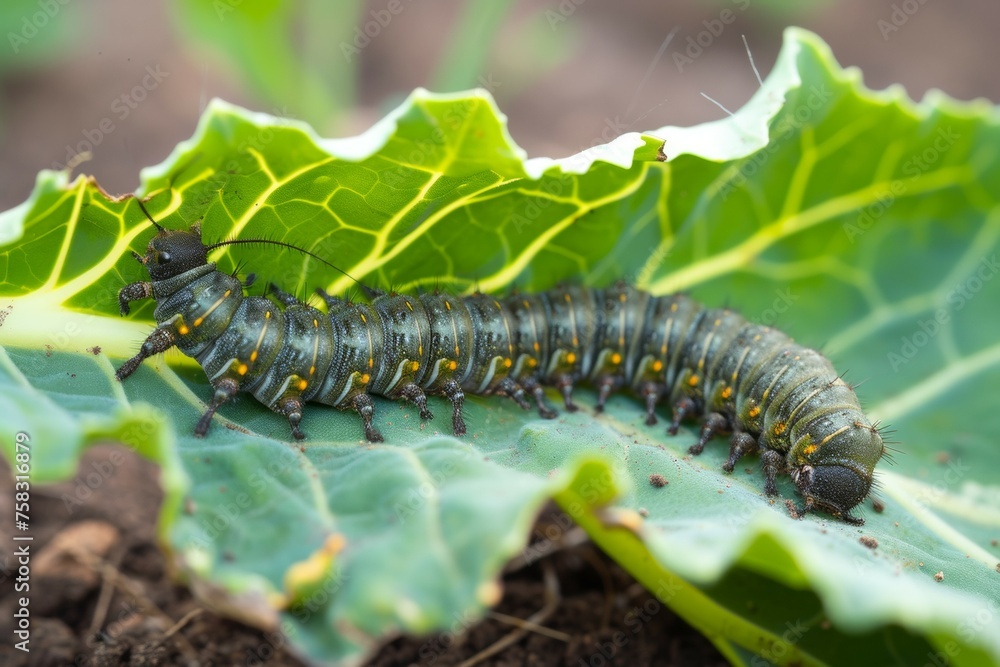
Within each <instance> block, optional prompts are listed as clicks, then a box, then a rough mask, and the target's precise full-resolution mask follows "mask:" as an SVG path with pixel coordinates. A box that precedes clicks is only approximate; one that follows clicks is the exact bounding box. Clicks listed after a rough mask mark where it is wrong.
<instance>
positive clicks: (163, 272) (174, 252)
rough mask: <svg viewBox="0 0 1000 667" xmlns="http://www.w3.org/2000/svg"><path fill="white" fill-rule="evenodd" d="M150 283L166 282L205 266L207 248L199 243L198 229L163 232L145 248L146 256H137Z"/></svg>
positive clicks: (199, 232)
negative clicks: (152, 281)
mask: <svg viewBox="0 0 1000 667" xmlns="http://www.w3.org/2000/svg"><path fill="white" fill-rule="evenodd" d="M136 259H138V260H139V261H140V262H142V264H143V265H144V266H145V267H146V270H147V271H149V277H150V278H152V279H153V280H166V279H168V278H173V277H174V276H177V275H180V274H182V273H184V272H185V271H190V270H191V269H195V268H198V267H199V266H204V265H205V264H207V263H208V248H207V247H206V246H205V245H204V244H202V242H201V227H200V226H199V225H197V224H195V225H193V226H192V227H191V228H190V229H188V230H177V231H173V230H164V229H162V228H161V231H160V232H159V233H158V234H157V235H156V236H154V237H153V238H152V239H150V241H149V245H147V246H146V254H145V256H143V257H141V258H139V257H138V256H137V257H136Z"/></svg>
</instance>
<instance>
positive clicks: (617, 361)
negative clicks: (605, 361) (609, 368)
mask: <svg viewBox="0 0 1000 667" xmlns="http://www.w3.org/2000/svg"><path fill="white" fill-rule="evenodd" d="M621 362H622V355H620V354H618V353H617V352H615V353H614V354H612V355H611V363H613V364H614V365H615V366H617V365H618V364H620V363H621Z"/></svg>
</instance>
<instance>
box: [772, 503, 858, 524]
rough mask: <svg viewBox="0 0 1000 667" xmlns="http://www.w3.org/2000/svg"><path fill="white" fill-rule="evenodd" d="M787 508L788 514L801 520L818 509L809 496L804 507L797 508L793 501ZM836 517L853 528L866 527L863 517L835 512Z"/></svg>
mask: <svg viewBox="0 0 1000 667" xmlns="http://www.w3.org/2000/svg"><path fill="white" fill-rule="evenodd" d="M785 506H786V507H787V508H788V513H789V514H790V515H791V516H792V518H793V519H801V518H802V517H804V516H805V515H806V514H808V513H809V512H811V511H813V510H814V509H816V504H815V501H814V500H813V499H812V497H809V496H807V497H806V502H805V505H803V506H802V507H796V506H795V503H794V502H792V501H791V500H787V501H785ZM834 516H835V517H837V518H840V519H843V520H844V521H846V522H847V523H849V524H851V525H852V526H863V525H865V520H864V519H862V518H861V517H857V516H854V515H853V514H851V513H850V512H835V513H834Z"/></svg>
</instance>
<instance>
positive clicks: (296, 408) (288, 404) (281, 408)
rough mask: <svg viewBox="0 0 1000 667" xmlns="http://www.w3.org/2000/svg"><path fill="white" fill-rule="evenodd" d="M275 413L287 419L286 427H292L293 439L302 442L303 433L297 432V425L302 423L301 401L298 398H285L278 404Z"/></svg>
mask: <svg viewBox="0 0 1000 667" xmlns="http://www.w3.org/2000/svg"><path fill="white" fill-rule="evenodd" d="M277 412H279V413H281V414H283V415H285V416H286V417H288V425H289V426H291V427H292V437H293V438H295V439H296V440H302V439H303V438H305V437H306V435H305V433H303V432H302V431H300V430H299V424H300V423H301V422H302V401H300V400H299V399H298V398H286V399H285V400H283V401H281V403H279V404H278V410H277Z"/></svg>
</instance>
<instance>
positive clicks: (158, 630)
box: [0, 448, 725, 667]
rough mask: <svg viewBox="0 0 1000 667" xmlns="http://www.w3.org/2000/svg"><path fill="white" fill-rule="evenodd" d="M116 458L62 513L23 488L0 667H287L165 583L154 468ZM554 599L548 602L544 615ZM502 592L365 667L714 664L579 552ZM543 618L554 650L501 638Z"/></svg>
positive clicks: (1, 497) (584, 548)
mask: <svg viewBox="0 0 1000 667" xmlns="http://www.w3.org/2000/svg"><path fill="white" fill-rule="evenodd" d="M101 449H104V448H98V449H97V450H92V451H91V452H90V453H89V454H88V455H87V456H85V457H84V460H83V462H82V464H81V468H80V469H81V470H88V469H90V464H91V461H101V460H106V459H107V458H108V456H109V452H108V451H106V450H105V451H103V452H101V451H100V450H101ZM118 455H119V453H118V452H116V453H115V456H116V457H117V456H118ZM120 455H121V456H123V457H124V458H125V461H124V463H123V464H122V465H121V466H118V467H117V472H116V473H115V474H113V475H112V476H111V477H109V478H108V479H107V481H106V482H105V483H104V484H102V485H101V486H100V487H99V488H98V489H97V490H96V491H94V494H93V496H91V497H90V498H88V499H87V500H86V501H85V502H84V503H83V504H82V505H73V506H72V508H73V511H72V512H70V511H69V510H68V508H67V505H66V504H65V503H64V502H63V500H62V496H63V494H64V493H67V492H68V493H72V492H73V489H74V488H75V484H74V483H73V482H72V481H70V482H66V483H63V484H60V485H55V486H49V487H37V486H36V487H34V488H33V489H32V496H31V522H32V523H31V530H30V534H31V535H33V536H34V541H33V542H32V543H31V551H32V554H33V558H32V570H31V575H30V577H31V579H30V586H31V590H30V596H31V598H30V599H31V605H30V607H29V609H30V612H31V643H30V647H31V652H30V653H24V652H22V651H19V650H17V649H15V648H14V647H13V646H12V644H13V642H12V641H11V639H10V638H11V637H13V630H14V628H13V624H12V619H13V611H14V608H15V604H16V599H15V595H22V593H18V594H15V593H14V591H13V583H14V581H15V579H16V577H17V576H18V575H17V562H16V560H15V558H14V557H13V555H12V547H11V546H10V545H11V544H12V543H11V542H7V543H5V544H3V545H2V550H0V579H2V580H3V586H2V589H0V590H2V597H0V619H3V620H2V622H0V636H2V637H4V640H3V642H2V645H0V664H3V665H9V666H11V667H20V666H26V667H27V666H30V667H48V666H59V667H62V666H65V665H73V666H74V667H84V666H87V667H98V666H99V667H111V666H118V665H123V666H124V665H129V666H132V667H139V666H149V667H155V666H158V665H185V666H193V665H199V666H201V667H208V666H216V665H253V666H257V665H268V666H273V667H301V666H302V665H303V664H304V663H302V662H300V661H299V660H298V659H297V658H296V657H295V656H294V655H292V654H291V653H290V652H289V650H288V647H287V645H285V644H284V642H282V641H281V639H280V638H278V637H275V636H273V635H268V634H266V633H262V632H260V631H259V630H256V629H253V628H250V627H247V626H244V625H241V624H239V623H236V622H233V621H230V620H227V619H225V618H221V617H219V616H217V615H215V614H213V613H211V612H209V611H207V610H205V609H204V608H203V607H201V605H199V603H198V602H197V601H196V600H195V599H194V598H193V597H192V595H191V593H190V591H188V590H187V589H186V588H184V587H183V586H179V585H177V584H175V583H174V582H173V581H172V580H171V579H170V576H169V573H168V569H167V563H166V561H165V558H164V556H163V554H162V553H161V552H160V551H159V549H158V548H157V547H156V544H155V525H156V518H157V513H158V508H159V504H160V501H161V494H160V492H159V490H158V486H157V484H156V467H155V466H153V465H152V464H150V463H148V462H146V461H144V460H142V459H140V458H138V457H136V456H134V455H133V454H132V453H131V452H124V450H123V453H121V454H120ZM0 465H2V464H0ZM2 467H3V468H4V469H3V470H2V471H0V512H2V513H3V514H4V515H5V516H11V515H12V514H13V507H12V505H11V504H12V501H13V491H12V488H11V477H10V471H9V469H8V468H7V467H6V465H2ZM544 521H545V515H544V514H543V517H542V519H541V520H540V523H539V525H538V526H537V527H536V531H535V534H537V535H544ZM515 567H516V566H512V568H511V569H512V570H514V568H515ZM546 581H548V584H546ZM555 589H558V596H559V597H558V599H557V602H555V603H554V604H548V605H547V599H552V598H551V595H552V593H553V591H554V590H555ZM504 590H505V596H504V598H503V601H502V602H501V603H500V605H499V606H498V607H497V609H496V610H495V612H494V614H493V615H491V617H489V618H487V619H486V620H485V621H483V622H482V623H480V624H478V625H475V626H473V627H471V628H469V629H468V630H467V632H465V634H464V635H461V636H459V637H452V636H450V635H439V636H432V637H424V638H399V639H396V640H394V641H392V642H390V643H389V644H388V645H386V646H384V647H383V648H382V650H381V651H379V652H378V653H377V654H376V655H375V656H374V657H373V658H372V660H371V661H370V663H369V664H370V665H373V666H375V665H377V666H379V667H388V666H390V665H421V666H427V667H430V666H432V665H433V666H434V667H447V666H448V665H457V664H461V663H462V662H463V661H464V660H468V659H469V658H472V657H473V656H475V655H476V654H478V653H479V652H480V651H483V650H485V649H487V648H489V647H491V646H494V645H495V644H496V643H497V642H498V641H505V642H506V641H509V640H510V639H515V640H516V641H514V642H513V643H511V644H510V645H508V646H506V647H503V648H501V650H498V651H496V652H495V653H494V654H492V655H490V656H489V657H485V658H483V659H481V660H480V661H478V662H477V663H476V664H479V665H572V666H573V667H577V666H579V667H584V666H587V665H593V666H595V667H598V666H601V665H724V664H725V661H724V660H723V658H722V657H721V656H720V655H719V654H718V652H717V651H716V649H715V648H714V647H713V646H712V645H711V644H710V643H709V642H708V641H707V640H706V639H705V638H704V637H702V636H701V635H700V634H698V633H697V632H696V631H694V630H693V629H692V628H690V627H689V626H687V625H686V624H685V623H684V622H683V621H681V620H680V619H679V618H678V617H677V616H676V615H674V614H673V613H672V612H671V611H670V610H669V609H666V608H665V607H663V606H662V605H661V604H660V603H659V602H658V601H657V600H656V599H655V598H653V597H651V596H650V595H649V594H648V593H647V592H646V591H645V590H644V589H643V588H642V586H640V585H639V584H637V583H636V582H635V581H634V580H633V579H632V578H631V577H630V576H629V575H627V574H626V573H625V572H623V571H622V570H621V569H620V568H619V567H618V566H617V565H615V564H614V563H612V562H611V561H610V560H609V559H608V558H607V557H606V556H605V555H604V554H602V553H601V552H600V551H599V550H597V549H596V548H595V547H593V546H592V545H590V544H589V543H583V544H579V545H577V546H574V547H572V548H567V549H563V550H561V551H558V552H556V553H553V554H550V555H548V556H545V557H542V558H539V559H537V560H535V561H534V562H533V563H532V564H530V565H528V566H525V567H520V568H517V569H516V570H514V571H511V572H508V573H507V574H506V575H505V577H504ZM547 595H549V596H550V597H549V598H547V597H546V596H547ZM546 606H549V607H550V608H552V611H551V614H550V615H548V616H547V617H545V618H544V619H539V621H538V623H539V625H541V626H544V628H548V629H549V630H550V631H554V634H555V635H556V637H552V636H547V635H543V634H540V633H538V632H534V631H526V632H525V631H521V632H522V635H523V636H517V635H514V636H513V637H512V636H511V634H512V632H518V628H516V627H515V626H514V625H512V624H511V623H512V621H511V619H510V618H507V617H512V618H513V619H527V618H529V617H531V616H532V615H534V614H536V613H537V612H539V610H540V609H542V608H543V607H546ZM501 614H503V615H506V616H500V615H501ZM550 634H552V633H550Z"/></svg>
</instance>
